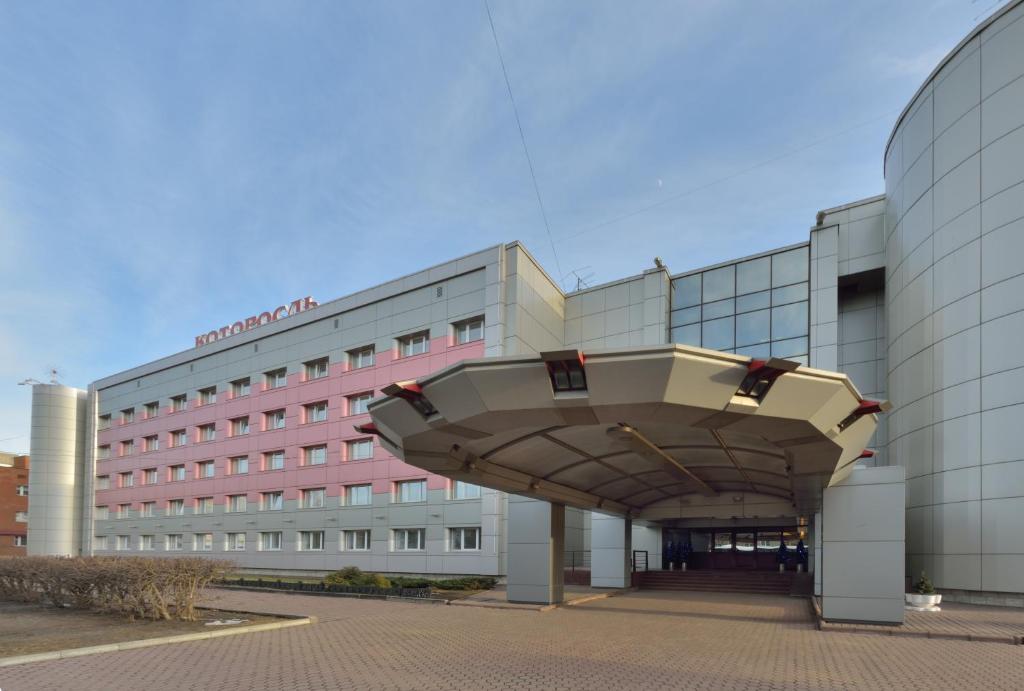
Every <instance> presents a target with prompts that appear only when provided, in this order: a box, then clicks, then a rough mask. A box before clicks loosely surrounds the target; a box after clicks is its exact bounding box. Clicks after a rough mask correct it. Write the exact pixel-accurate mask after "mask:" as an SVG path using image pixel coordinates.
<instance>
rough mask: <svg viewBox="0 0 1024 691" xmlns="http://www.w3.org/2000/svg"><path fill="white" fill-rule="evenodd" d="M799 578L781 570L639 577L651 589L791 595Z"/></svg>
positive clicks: (648, 573)
mask: <svg viewBox="0 0 1024 691" xmlns="http://www.w3.org/2000/svg"><path fill="white" fill-rule="evenodd" d="M797 575H798V574H796V573H793V572H784V573H779V572H777V571H644V572H642V573H639V574H637V576H638V577H639V578H638V583H637V584H638V585H639V587H640V588H641V589H647V590H693V591H701V592H726V593H758V594H764V595H788V594H789V593H790V592H791V591H792V590H793V585H794V580H795V579H796V576H797ZM800 575H803V574H800Z"/></svg>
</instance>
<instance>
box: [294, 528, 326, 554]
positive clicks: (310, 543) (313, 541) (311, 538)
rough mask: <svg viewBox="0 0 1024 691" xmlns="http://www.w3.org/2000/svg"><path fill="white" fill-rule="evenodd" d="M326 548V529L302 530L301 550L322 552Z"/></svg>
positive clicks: (300, 536) (300, 533)
mask: <svg viewBox="0 0 1024 691" xmlns="http://www.w3.org/2000/svg"><path fill="white" fill-rule="evenodd" d="M323 549H324V531H322V530H300V531H299V551H301V552H322V551H323Z"/></svg>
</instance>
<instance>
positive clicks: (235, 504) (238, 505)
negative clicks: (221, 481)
mask: <svg viewBox="0 0 1024 691" xmlns="http://www.w3.org/2000/svg"><path fill="white" fill-rule="evenodd" d="M227 499H228V507H227V511H228V512H229V513H244V512H245V509H246V496H245V495H244V494H229V495H228V497H227Z"/></svg>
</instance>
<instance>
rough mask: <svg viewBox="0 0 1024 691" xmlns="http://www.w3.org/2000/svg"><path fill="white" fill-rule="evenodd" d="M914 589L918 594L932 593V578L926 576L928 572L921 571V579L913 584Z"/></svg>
mask: <svg viewBox="0 0 1024 691" xmlns="http://www.w3.org/2000/svg"><path fill="white" fill-rule="evenodd" d="M914 590H915V591H916V592H917V593H918V594H919V595H934V594H935V586H934V585H932V580H931V579H930V578H928V574H926V573H925V572H924V571H922V572H921V580H919V581H918V582H917V583H915V584H914Z"/></svg>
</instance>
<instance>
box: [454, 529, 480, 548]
mask: <svg viewBox="0 0 1024 691" xmlns="http://www.w3.org/2000/svg"><path fill="white" fill-rule="evenodd" d="M448 549H449V550H451V551H452V552H470V551H477V550H479V549H480V529H479V528H449V529H448Z"/></svg>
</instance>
